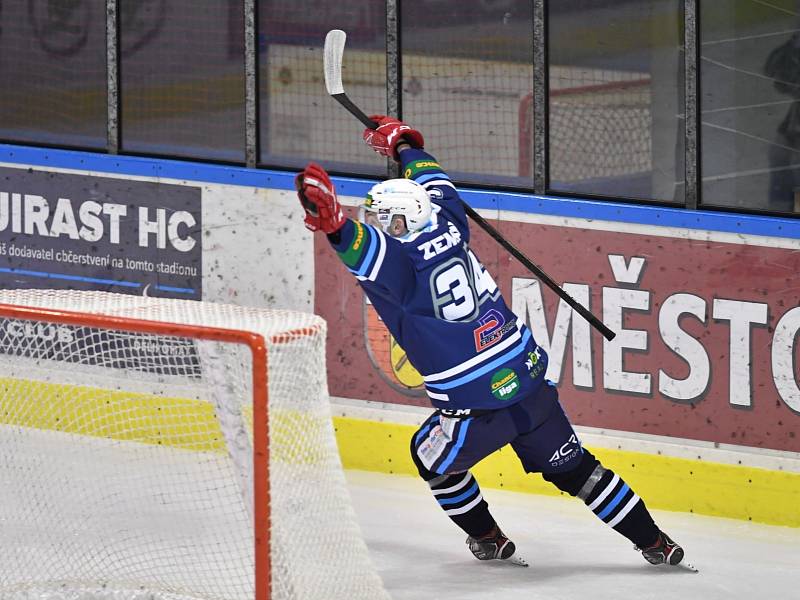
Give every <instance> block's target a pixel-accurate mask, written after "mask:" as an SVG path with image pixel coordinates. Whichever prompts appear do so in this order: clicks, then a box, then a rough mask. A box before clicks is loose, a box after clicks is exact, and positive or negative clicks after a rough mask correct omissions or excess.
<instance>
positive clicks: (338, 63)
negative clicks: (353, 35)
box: [323, 29, 617, 341]
mask: <svg viewBox="0 0 800 600" xmlns="http://www.w3.org/2000/svg"><path fill="white" fill-rule="evenodd" d="M346 40H347V34H345V32H344V31H342V30H341V29H331V30H330V31H329V32H328V35H326V36H325V50H324V56H323V59H324V65H325V87H326V88H327V90H328V94H330V95H331V97H332V98H333V99H334V100H336V101H337V102H339V104H341V105H342V106H344V107H345V108H346V109H347V110H348V112H350V114H352V115H353V116H354V117H356V118H357V119H358V120H359V121H361V122H362V123H363V124H364V126H365V127H368V128H370V129H376V128H377V127H378V124H377V123H376V122H375V121H373V120H372V119H370V118H369V117H368V116H367V115H366V114H365V113H364V112H363V111H362V110H361V109H360V108H358V107H357V106H356V105H355V104H353V101H352V100H350V98H348V97H347V94H345V91H344V86H343V85H342V57H343V56H344V45H345V42H346ZM461 204H462V205H463V206H464V211H465V212H466V213H467V216H469V217H470V218H471V219H472V220H473V221H474V222H475V223H476V224H477V225H478V226H479V227H480V228H481V229H483V230H484V231H485V232H486V233H488V234H489V235H490V236H491V237H492V238H494V240H495V241H496V242H497V243H498V244H500V245H501V246H502V247H503V248H505V249H506V250H507V251H508V252H509V253H510V254H511V256H513V257H514V258H516V259H517V260H518V261H519V262H520V263H522V264H523V265H524V266H525V268H527V269H528V270H529V271H530V272H531V273H533V274H534V275H536V277H537V278H538V279H539V280H541V281H543V282H544V283H545V285H547V287H549V288H550V289H551V290H553V291H554V292H555V293H556V294H558V296H559V297H560V298H561V299H562V300H564V301H565V302H566V303H567V304H569V305H570V306H571V307H572V308H573V309H574V310H575V312H577V313H578V314H579V315H580V316H582V317H583V318H584V319H586V320H587V321H588V322H589V324H590V325H592V327H594V328H595V329H597V330H598V331H599V332H600V333H601V334H602V335H603V337H604V338H606V339H607V340H609V341H611V340H613V339H614V337H615V336H616V335H617V334H616V333H614V332H613V331H611V330H610V329H609V328H608V327H606V325H605V323H603V322H602V321H601V320H600V319H598V318H597V317H595V316H594V315H593V314H592V313H591V312H590V311H589V310H588V309H587V308H586V307H584V306H583V305H582V304H580V303H579V302H578V301H577V300H575V298H573V297H572V296H570V295H569V294H568V293H567V292H565V291H564V290H563V289H562V288H561V286H560V285H558V284H557V283H556V282H555V281H553V280H552V279H551V278H550V276H549V275H548V274H547V273H545V272H544V271H542V269H540V268H539V267H538V266H536V265H535V264H534V263H533V261H531V260H530V259H529V258H528V257H527V256H525V255H524V254H523V253H522V252H521V251H520V250H519V249H517V247H516V246H514V244H512V243H511V242H509V241H508V240H507V239H505V238H504V237H503V236H502V235H501V234H500V232H499V231H497V229H495V228H494V227H493V226H492V225H491V224H490V223H489V222H488V221H487V220H486V219H484V218H483V217H482V216H480V215H479V214H478V213H477V212H476V211H475V209H474V208H472V207H471V206H470V205H469V204H467V203H466V202H464V201H463V200H462V201H461Z"/></svg>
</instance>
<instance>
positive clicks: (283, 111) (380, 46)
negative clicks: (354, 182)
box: [258, 0, 386, 175]
mask: <svg viewBox="0 0 800 600" xmlns="http://www.w3.org/2000/svg"><path fill="white" fill-rule="evenodd" d="M258 21H259V47H258V70H259V114H260V117H261V125H260V132H259V135H260V138H259V143H260V162H261V163H262V164H264V165H267V166H276V167H290V168H296V167H302V166H305V164H306V163H307V162H308V161H309V160H315V161H317V162H320V163H321V164H322V165H323V166H324V167H325V168H326V169H329V170H339V171H348V172H357V173H362V174H365V175H385V174H386V161H385V159H383V158H381V157H379V156H378V155H377V154H375V153H374V152H372V151H371V150H370V149H369V148H367V147H366V146H365V145H364V143H363V142H362V141H361V132H362V130H363V129H364V126H363V125H362V124H361V123H360V122H359V121H357V120H356V119H355V118H354V117H353V116H352V115H351V114H350V113H348V112H347V111H346V110H345V109H344V108H342V107H341V106H340V105H339V104H338V103H337V102H336V101H335V100H333V99H332V98H331V97H330V96H328V93H327V90H326V89H325V82H324V79H323V62H322V47H323V43H324V41H325V34H326V33H327V32H328V30H330V29H342V30H344V31H345V32H346V33H347V43H346V46H345V51H344V59H343V63H342V83H343V85H344V90H345V93H346V94H347V95H348V97H349V98H350V99H351V100H352V101H353V102H354V103H355V104H356V106H358V107H359V108H361V110H363V111H364V112H365V113H367V114H368V115H370V114H383V113H385V112H386V34H385V31H386V7H385V6H384V3H382V2H374V1H370V0H343V1H340V2H336V3H330V2H310V3H309V2H295V1H294V0H260V1H259V3H258Z"/></svg>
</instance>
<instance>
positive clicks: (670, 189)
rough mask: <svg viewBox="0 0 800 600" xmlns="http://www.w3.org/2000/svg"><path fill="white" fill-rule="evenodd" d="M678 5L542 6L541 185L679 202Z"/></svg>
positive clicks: (620, 0)
mask: <svg viewBox="0 0 800 600" xmlns="http://www.w3.org/2000/svg"><path fill="white" fill-rule="evenodd" d="M682 5H683V2H681V1H679V0H639V1H638V2H631V1H630V0H614V1H609V2H597V1H595V0H561V1H559V2H551V3H550V4H549V11H548V31H549V48H548V49H549V61H550V64H549V115H548V116H549V136H548V156H549V174H548V175H549V188H550V189H552V190H555V191H559V192H573V193H581V194H593V195H602V196H615V197H623V198H639V199H650V200H661V201H667V202H678V203H682V202H683V201H684V184H683V179H684V171H685V163H684V155H683V153H684V150H683V144H684V133H683V132H684V120H683V116H682V112H683V104H684V101H683V97H684V83H683V80H684V68H683V55H682V54H681V46H682V44H683V13H682Z"/></svg>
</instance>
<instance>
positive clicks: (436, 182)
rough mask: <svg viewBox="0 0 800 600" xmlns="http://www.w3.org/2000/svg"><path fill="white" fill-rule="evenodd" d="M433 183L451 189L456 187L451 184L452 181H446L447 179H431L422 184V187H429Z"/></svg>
mask: <svg viewBox="0 0 800 600" xmlns="http://www.w3.org/2000/svg"><path fill="white" fill-rule="evenodd" d="M433 185H446V186H449V187H451V188H453V189H456V186H454V185H453V184H452V182H450V181H448V180H447V179H431V180H430V181H426V182H425V183H423V184H422V187H424V188H429V187H431V186H433Z"/></svg>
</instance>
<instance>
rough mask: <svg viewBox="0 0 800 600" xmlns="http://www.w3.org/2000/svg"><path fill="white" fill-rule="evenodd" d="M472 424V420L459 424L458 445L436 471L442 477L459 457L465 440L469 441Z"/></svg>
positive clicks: (464, 420) (465, 420)
mask: <svg viewBox="0 0 800 600" xmlns="http://www.w3.org/2000/svg"><path fill="white" fill-rule="evenodd" d="M471 422H472V419H471V418H470V419H463V420H462V421H460V422H459V425H460V427H459V429H458V440H457V441H456V445H455V446H453V449H452V450H450V454H448V455H447V458H445V459H444V461H442V463H441V464H440V465H439V466H438V467H437V468H436V469H435V470H434V472H435V473H438V474H440V475H442V474H444V473H445V471H447V467H449V466H450V465H452V464H453V461H454V460H455V459H456V456H458V452H459V450H461V447H462V446H463V445H464V440H466V439H467V430H468V429H469V424H470V423H471Z"/></svg>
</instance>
